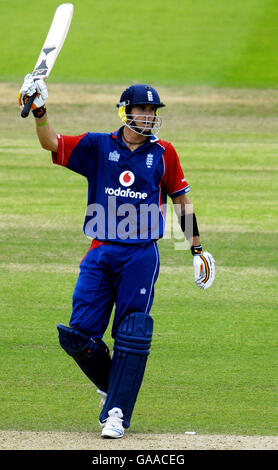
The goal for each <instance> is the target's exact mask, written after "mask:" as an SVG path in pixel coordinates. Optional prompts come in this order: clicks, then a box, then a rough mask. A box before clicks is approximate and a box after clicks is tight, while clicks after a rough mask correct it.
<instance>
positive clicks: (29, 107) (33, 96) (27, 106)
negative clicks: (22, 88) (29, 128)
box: [21, 92, 37, 118]
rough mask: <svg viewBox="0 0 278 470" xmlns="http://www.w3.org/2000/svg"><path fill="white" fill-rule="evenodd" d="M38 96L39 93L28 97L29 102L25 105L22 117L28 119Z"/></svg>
mask: <svg viewBox="0 0 278 470" xmlns="http://www.w3.org/2000/svg"><path fill="white" fill-rule="evenodd" d="M36 96H37V92H36V93H34V94H33V95H31V96H28V98H27V101H26V103H25V105H24V108H23V110H22V111H21V117H23V118H26V117H27V116H28V115H29V113H30V110H31V108H32V104H33V101H34V99H35V98H36Z"/></svg>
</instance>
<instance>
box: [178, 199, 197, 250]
mask: <svg viewBox="0 0 278 470" xmlns="http://www.w3.org/2000/svg"><path fill="white" fill-rule="evenodd" d="M173 203H174V208H175V211H176V214H177V216H178V219H179V223H180V225H181V229H182V231H183V232H184V235H185V237H186V238H187V240H188V242H189V244H190V246H194V247H196V246H201V241H200V237H199V230H198V225H197V219H196V215H195V213H194V210H193V204H192V203H191V202H190V200H189V198H188V197H187V196H186V194H183V195H182V196H178V197H176V198H174V200H173Z"/></svg>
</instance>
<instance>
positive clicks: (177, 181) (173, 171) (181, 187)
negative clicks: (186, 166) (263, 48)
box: [158, 140, 190, 197]
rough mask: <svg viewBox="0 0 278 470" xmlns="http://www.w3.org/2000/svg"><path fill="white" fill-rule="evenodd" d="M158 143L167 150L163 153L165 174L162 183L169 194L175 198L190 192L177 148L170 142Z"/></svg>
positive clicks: (160, 141)
mask: <svg viewBox="0 0 278 470" xmlns="http://www.w3.org/2000/svg"><path fill="white" fill-rule="evenodd" d="M158 143H159V144H160V145H161V146H162V147H163V148H164V149H165V150H164V153H163V160H164V174H163V177H162V182H163V183H164V185H165V187H166V190H167V194H168V195H169V196H171V197H175V196H180V195H181V194H185V193H187V192H188V191H190V186H189V184H188V183H187V181H186V179H185V177H184V174H183V170H182V167H181V164H180V160H179V157H178V154H177V152H176V150H175V148H174V147H173V145H172V144H170V142H165V141H163V140H159V141H158Z"/></svg>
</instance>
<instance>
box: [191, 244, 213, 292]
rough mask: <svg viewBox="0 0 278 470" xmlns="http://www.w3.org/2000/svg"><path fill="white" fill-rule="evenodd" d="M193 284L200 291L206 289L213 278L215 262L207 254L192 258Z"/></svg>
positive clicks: (205, 252)
mask: <svg viewBox="0 0 278 470" xmlns="http://www.w3.org/2000/svg"><path fill="white" fill-rule="evenodd" d="M193 267H194V278H195V284H196V285H197V286H198V287H200V289H208V288H209V287H210V286H211V285H212V283H213V281H214V278H215V261H214V258H213V256H212V255H211V254H210V253H209V252H208V251H204V252H203V253H200V254H196V255H194V256H193Z"/></svg>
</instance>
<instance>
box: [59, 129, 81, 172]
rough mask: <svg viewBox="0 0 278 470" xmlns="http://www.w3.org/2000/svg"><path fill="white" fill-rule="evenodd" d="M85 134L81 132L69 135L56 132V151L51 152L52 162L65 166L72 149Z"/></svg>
mask: <svg viewBox="0 0 278 470" xmlns="http://www.w3.org/2000/svg"><path fill="white" fill-rule="evenodd" d="M85 135H86V134H82V135H79V136H71V135H60V134H58V135H57V138H58V152H57V153H54V152H52V161H53V163H55V164H56V165H61V166H67V164H68V161H69V158H70V156H71V154H72V152H73V150H74V149H75V147H76V146H77V145H78V144H79V142H80V140H81V139H83V137H84V136H85Z"/></svg>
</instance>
